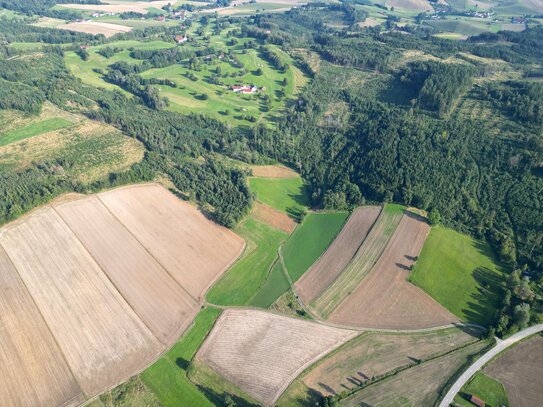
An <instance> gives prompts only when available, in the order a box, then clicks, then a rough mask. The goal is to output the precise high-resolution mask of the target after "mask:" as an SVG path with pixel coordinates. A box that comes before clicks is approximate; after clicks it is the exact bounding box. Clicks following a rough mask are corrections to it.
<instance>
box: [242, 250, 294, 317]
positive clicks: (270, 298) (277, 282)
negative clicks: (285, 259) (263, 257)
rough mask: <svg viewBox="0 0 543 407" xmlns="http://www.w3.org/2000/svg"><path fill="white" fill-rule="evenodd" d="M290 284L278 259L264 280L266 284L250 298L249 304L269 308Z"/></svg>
mask: <svg viewBox="0 0 543 407" xmlns="http://www.w3.org/2000/svg"><path fill="white" fill-rule="evenodd" d="M289 288H290V284H289V282H288V280H287V277H286V276H285V272H284V271H283V267H282V266H281V262H280V261H279V260H278V261H277V262H276V263H275V264H274V266H273V268H272V270H271V272H270V275H269V277H268V279H267V280H266V284H264V286H263V287H262V288H261V289H260V291H259V292H258V293H257V294H256V296H255V297H254V298H253V299H252V300H251V303H250V305H252V306H254V307H261V308H269V307H270V306H271V305H272V304H273V303H274V302H275V301H276V300H277V299H278V298H279V297H280V296H281V295H283V294H284V293H286V292H287V291H288V290H289Z"/></svg>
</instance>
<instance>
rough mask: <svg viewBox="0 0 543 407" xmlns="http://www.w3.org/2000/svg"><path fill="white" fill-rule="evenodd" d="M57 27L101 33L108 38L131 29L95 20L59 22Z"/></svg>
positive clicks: (88, 32)
mask: <svg viewBox="0 0 543 407" xmlns="http://www.w3.org/2000/svg"><path fill="white" fill-rule="evenodd" d="M57 28H59V29H61V30H69V31H75V32H82V33H87V34H103V35H104V36H106V37H108V38H109V37H113V36H114V35H115V34H119V33H126V32H129V31H132V27H128V26H126V25H120V24H111V23H101V22H97V21H87V22H82V23H68V24H61V25H59V26H57Z"/></svg>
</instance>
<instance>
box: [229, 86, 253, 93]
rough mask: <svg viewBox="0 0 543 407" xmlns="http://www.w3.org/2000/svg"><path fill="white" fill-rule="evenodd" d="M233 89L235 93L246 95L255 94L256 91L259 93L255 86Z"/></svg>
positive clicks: (233, 87) (235, 87)
mask: <svg viewBox="0 0 543 407" xmlns="http://www.w3.org/2000/svg"><path fill="white" fill-rule="evenodd" d="M231 89H232V91H233V92H234V93H245V94H250V93H255V92H256V91H258V88H257V87H256V86H254V85H234V86H232V88H231Z"/></svg>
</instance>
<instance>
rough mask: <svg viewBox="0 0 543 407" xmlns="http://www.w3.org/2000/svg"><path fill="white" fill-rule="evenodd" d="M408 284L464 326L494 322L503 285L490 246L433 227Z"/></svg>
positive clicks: (500, 269) (501, 274)
mask: <svg viewBox="0 0 543 407" xmlns="http://www.w3.org/2000/svg"><path fill="white" fill-rule="evenodd" d="M410 281H411V282H412V283H414V284H416V285H417V286H418V287H420V288H422V289H423V290H424V291H426V292H427V293H428V294H430V296H432V297H433V298H434V299H435V300H436V301H438V302H439V303H440V304H442V305H443V306H444V307H445V308H447V309H448V310H449V311H451V312H452V313H453V314H455V315H456V316H458V317H459V318H460V319H462V320H463V321H465V322H471V323H476V324H480V325H484V326H488V325H490V324H492V323H493V322H494V320H495V318H496V310H497V308H498V306H499V301H500V293H501V291H502V284H503V281H504V276H503V270H502V268H501V267H500V265H499V264H498V262H497V260H496V258H495V255H494V253H493V252H492V250H491V248H490V246H489V245H488V244H487V243H485V242H482V241H478V240H475V239H473V238H471V237H469V236H467V235H464V234H461V233H458V232H456V231H454V230H452V229H447V228H444V227H433V228H432V230H431V231H430V235H429V236H428V238H427V239H426V242H425V244H424V247H423V249H422V251H421V253H420V256H419V258H418V261H417V263H416V264H415V268H414V271H413V272H412V273H411V276H410Z"/></svg>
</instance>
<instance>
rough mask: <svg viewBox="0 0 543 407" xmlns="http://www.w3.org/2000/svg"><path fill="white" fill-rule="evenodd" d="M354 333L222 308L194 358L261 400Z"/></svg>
mask: <svg viewBox="0 0 543 407" xmlns="http://www.w3.org/2000/svg"><path fill="white" fill-rule="evenodd" d="M356 334H357V332H356V331H350V330H345V329H338V328H333V327H329V326H325V325H321V324H317V323H314V322H309V321H304V320H301V319H294V318H289V317H284V316H279V315H275V314H271V313H268V312H263V311H255V310H243V309H237V310H236V309H230V310H226V311H224V312H223V314H222V315H221V317H220V318H219V320H218V321H217V323H216V324H215V327H214V328H213V330H212V332H211V334H210V335H209V336H208V338H207V339H206V341H205V342H204V344H203V346H202V347H201V348H200V350H199V352H198V354H197V358H198V359H200V360H202V361H203V362H205V363H206V364H207V365H208V366H210V367H211V368H212V369H214V370H215V371H216V372H217V373H219V374H220V375H221V376H223V377H224V378H226V379H227V380H228V381H230V382H231V383H233V384H234V385H236V386H237V387H239V388H240V389H241V390H243V391H244V392H246V393H247V394H249V395H250V396H252V397H254V398H255V399H256V400H258V401H259V402H261V403H263V404H265V405H272V404H274V402H275V401H276V400H277V398H278V397H279V396H280V395H281V393H282V392H283V391H284V390H285V389H286V387H287V386H288V385H289V384H290V382H291V381H292V380H294V379H295V378H296V376H298V375H299V374H300V373H301V372H302V371H303V370H304V369H305V368H306V367H308V366H309V365H310V364H312V363H313V362H315V361H316V360H318V359H319V358H320V357H322V356H324V355H325V354H327V353H328V352H330V351H332V350H333V349H335V348H336V347H338V346H339V345H341V344H342V343H344V342H345V341H347V340H349V339H351V338H352V337H354V336H355V335H356Z"/></svg>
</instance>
